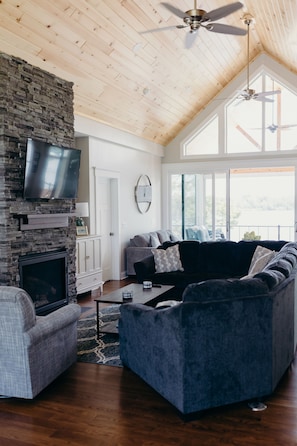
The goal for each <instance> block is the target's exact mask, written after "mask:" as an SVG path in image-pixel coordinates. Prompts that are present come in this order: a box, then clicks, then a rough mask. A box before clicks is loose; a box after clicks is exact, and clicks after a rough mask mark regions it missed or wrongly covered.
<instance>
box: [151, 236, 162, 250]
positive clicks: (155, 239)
mask: <svg viewBox="0 0 297 446" xmlns="http://www.w3.org/2000/svg"><path fill="white" fill-rule="evenodd" d="M150 246H151V247H152V248H157V246H160V240H159V237H158V236H157V234H151V238H150Z"/></svg>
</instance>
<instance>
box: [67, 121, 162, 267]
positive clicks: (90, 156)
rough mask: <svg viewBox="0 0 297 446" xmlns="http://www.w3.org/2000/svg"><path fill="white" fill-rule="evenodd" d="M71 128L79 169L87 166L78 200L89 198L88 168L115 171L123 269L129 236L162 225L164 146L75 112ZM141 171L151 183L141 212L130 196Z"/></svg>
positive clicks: (132, 195)
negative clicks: (146, 204)
mask: <svg viewBox="0 0 297 446" xmlns="http://www.w3.org/2000/svg"><path fill="white" fill-rule="evenodd" d="M75 132H76V135H77V137H78V139H77V147H78V148H82V149H83V152H84V156H83V164H82V169H83V170H84V171H85V170H86V168H88V167H89V173H90V177H91V183H90V185H87V179H86V178H85V174H83V175H82V176H81V181H80V183H81V184H80V191H79V197H78V201H89V200H88V199H87V198H88V197H87V194H88V193H90V191H92V181H93V180H92V177H93V172H92V170H93V169H92V168H97V169H101V170H106V171H113V172H117V173H118V176H119V182H120V200H119V201H120V209H119V214H120V215H119V219H120V221H119V228H120V245H121V252H122V259H121V271H122V273H123V272H124V269H125V259H124V248H125V247H126V246H127V244H128V242H129V240H130V238H131V237H133V236H134V235H136V234H139V233H142V232H149V231H153V230H156V229H160V228H161V227H162V226H161V162H162V157H163V156H164V148H163V147H162V146H160V145H157V144H155V143H152V142H150V141H147V140H144V139H141V138H138V137H135V136H133V135H130V134H128V133H125V132H123V131H121V130H117V129H114V128H111V127H108V126H106V125H103V124H100V123H97V122H95V121H92V120H90V119H87V118H83V117H80V116H75ZM81 137H82V139H80V138H81ZM86 151H87V153H86ZM87 165H88V166H87ZM142 174H145V175H148V176H149V177H150V180H151V183H152V204H151V207H150V209H149V211H148V212H147V213H145V214H141V213H140V212H139V211H138V209H137V206H136V203H135V198H134V190H135V185H136V183H137V180H138V178H139V176H140V175H142ZM90 212H92V210H91V211H90Z"/></svg>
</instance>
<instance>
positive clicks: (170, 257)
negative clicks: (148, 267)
mask: <svg viewBox="0 0 297 446" xmlns="http://www.w3.org/2000/svg"><path fill="white" fill-rule="evenodd" d="M152 253H153V255H154V260H155V267H156V273H169V272H171V271H183V270H184V269H183V267H182V264H181V261H180V255H179V247H178V245H174V246H171V247H169V248H167V249H157V248H153V249H152Z"/></svg>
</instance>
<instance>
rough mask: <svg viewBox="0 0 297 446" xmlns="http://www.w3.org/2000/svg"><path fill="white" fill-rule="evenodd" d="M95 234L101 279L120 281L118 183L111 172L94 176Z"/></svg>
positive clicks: (98, 173) (98, 172)
mask: <svg viewBox="0 0 297 446" xmlns="http://www.w3.org/2000/svg"><path fill="white" fill-rule="evenodd" d="M95 178H96V186H95V190H96V193H95V197H96V201H95V208H96V211H95V213H96V222H95V226H96V234H98V235H100V236H101V262H102V279H103V281H104V282H106V281H108V280H119V279H120V255H119V211H118V188H119V181H118V178H115V177H114V175H113V174H112V172H104V173H100V171H97V172H96V174H95Z"/></svg>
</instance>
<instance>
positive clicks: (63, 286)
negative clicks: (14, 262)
mask: <svg viewBox="0 0 297 446" xmlns="http://www.w3.org/2000/svg"><path fill="white" fill-rule="evenodd" d="M19 271H20V287H21V288H23V289H24V290H26V291H27V293H28V294H29V295H30V297H31V299H32V300H33V303H34V306H35V309H36V314H37V315H45V314H48V313H50V312H52V311H54V310H56V309H57V308H59V307H62V306H64V305H67V304H68V267H67V252H66V251H65V250H58V251H49V252H43V253H38V254H28V255H25V256H21V257H20V258H19Z"/></svg>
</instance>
